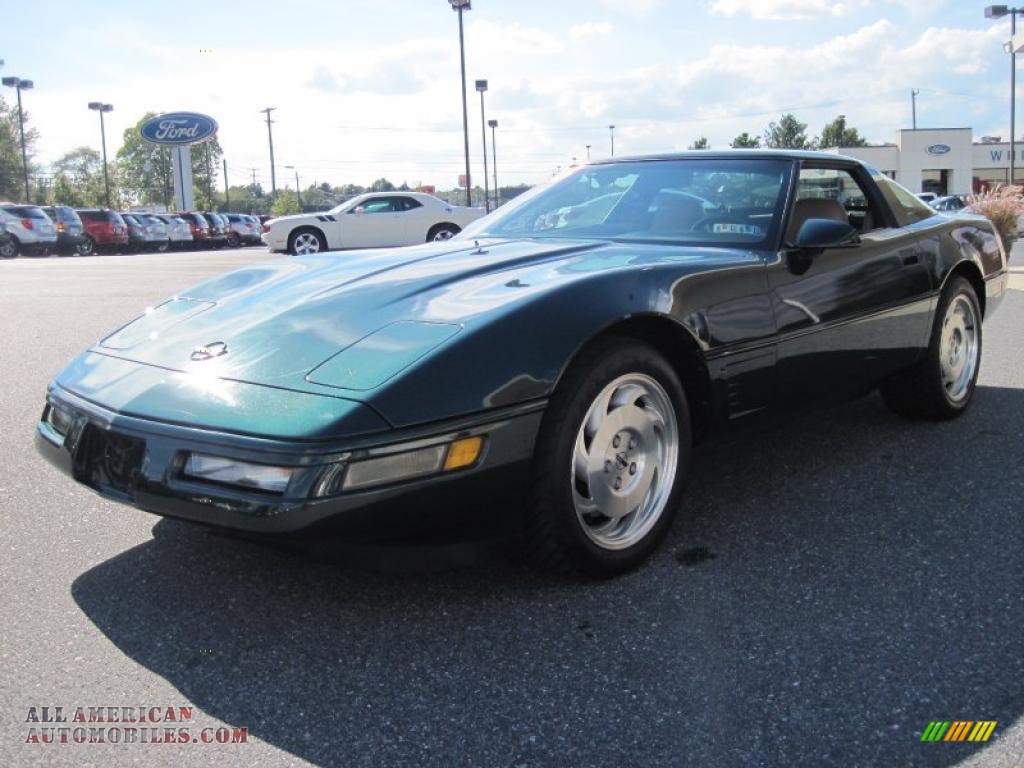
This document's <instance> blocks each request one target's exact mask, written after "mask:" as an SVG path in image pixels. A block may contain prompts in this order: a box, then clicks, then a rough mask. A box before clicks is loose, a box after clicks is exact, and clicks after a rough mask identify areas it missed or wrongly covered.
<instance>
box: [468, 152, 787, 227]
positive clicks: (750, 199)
mask: <svg viewBox="0 0 1024 768" xmlns="http://www.w3.org/2000/svg"><path fill="white" fill-rule="evenodd" d="M791 169H792V164H791V163H790V162H789V161H788V160H784V159H779V160H775V159H767V160H763V159H762V160H758V159H747V158H729V159H714V158H712V159H707V160H705V159H680V160H651V161H634V162H622V163H608V164H599V165H588V166H583V167H582V168H580V169H578V170H576V171H575V172H572V173H570V174H569V175H567V176H565V177H563V178H562V179H560V180H556V181H554V182H552V183H551V184H550V185H548V186H546V187H544V188H543V189H541V190H539V191H538V192H536V193H535V194H533V195H528V196H524V199H522V200H521V201H515V202H513V203H511V204H509V205H508V206H506V207H505V208H503V209H501V210H500V211H498V212H497V213H496V215H494V216H489V217H487V218H485V219H483V220H481V221H479V222H478V223H476V224H474V225H473V226H471V227H469V228H467V229H466V230H465V232H464V233H463V238H466V237H480V236H496V237H530V238H548V237H564V238H602V239H615V240H632V241H652V242H669V243H685V244H688V245H692V244H696V245H711V246H725V245H728V246H736V245H739V246H747V247H759V246H767V245H768V244H769V243H770V242H771V241H772V240H773V239H774V238H775V235H776V232H777V229H778V222H779V218H780V215H779V214H780V212H781V210H782V204H783V197H784V193H785V190H786V189H787V188H788V180H789V175H790V172H791Z"/></svg>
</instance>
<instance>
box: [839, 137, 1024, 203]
mask: <svg viewBox="0 0 1024 768" xmlns="http://www.w3.org/2000/svg"><path fill="white" fill-rule="evenodd" d="M1015 149H1016V155H1017V157H1016V162H1015V163H1014V172H1015V175H1016V177H1017V183H1018V184H1024V142H1020V143H1017V144H1016V146H1015ZM826 151H828V152H837V153H839V154H843V155H849V156H850V157H855V158H857V159H859V160H863V161H864V162H866V163H868V164H869V165H873V166H874V167H875V168H877V169H878V170H880V171H882V172H883V173H885V174H886V175H888V176H891V177H892V178H894V179H895V180H896V181H898V182H899V183H900V184H902V185H903V186H905V187H907V188H908V189H909V190H911V191H912V192H934V193H936V194H938V195H966V194H970V193H972V192H980V191H982V190H984V189H990V188H992V187H995V186H996V185H998V184H1006V183H1007V182H1008V181H1009V172H1010V143H1009V142H1004V141H1000V140H998V139H996V138H993V137H989V136H986V137H984V138H983V139H982V140H981V141H974V137H973V132H972V131H971V129H970V128H917V129H904V130H901V131H898V132H897V134H896V141H895V142H894V143H892V144H881V145H872V146H867V147H838V148H830V149H828V150H826Z"/></svg>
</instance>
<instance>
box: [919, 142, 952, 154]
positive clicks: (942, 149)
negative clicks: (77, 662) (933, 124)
mask: <svg viewBox="0 0 1024 768" xmlns="http://www.w3.org/2000/svg"><path fill="white" fill-rule="evenodd" d="M925 151H926V152H927V153H928V154H929V155H944V154H946V153H947V152H949V151H950V146H949V144H932V145H931V146H930V147H928V149H926V150H925Z"/></svg>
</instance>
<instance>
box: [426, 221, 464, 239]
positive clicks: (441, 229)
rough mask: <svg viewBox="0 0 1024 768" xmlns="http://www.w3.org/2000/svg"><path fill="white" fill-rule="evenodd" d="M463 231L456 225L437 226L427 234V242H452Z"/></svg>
mask: <svg viewBox="0 0 1024 768" xmlns="http://www.w3.org/2000/svg"><path fill="white" fill-rule="evenodd" d="M461 231H462V230H461V229H460V228H459V227H457V226H455V225H454V224H435V225H434V226H432V227H431V228H430V231H429V232H427V242H428V243H431V242H434V241H435V240H440V241H443V240H450V239H451V238H453V237H455V235H457V234H459V232H461Z"/></svg>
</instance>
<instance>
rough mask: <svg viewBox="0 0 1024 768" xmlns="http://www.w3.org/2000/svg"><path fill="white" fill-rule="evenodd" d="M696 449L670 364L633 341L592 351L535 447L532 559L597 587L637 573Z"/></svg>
mask: <svg viewBox="0 0 1024 768" xmlns="http://www.w3.org/2000/svg"><path fill="white" fill-rule="evenodd" d="M690 446H691V428H690V415H689V409H688V407H687V403H686V397H685V393H684V392H683V387H682V385H681V384H680V382H679V377H678V376H677V375H676V373H675V371H674V370H673V369H672V367H671V366H670V365H669V364H668V362H667V361H666V360H665V358H664V357H663V356H662V355H661V354H660V353H659V352H657V350H655V349H653V348H652V347H650V346H648V345H647V344H644V343H642V342H638V341H635V340H632V339H627V338H620V337H610V338H608V339H606V340H603V341H602V342H599V343H598V344H595V345H594V346H592V347H591V348H590V349H589V350H588V351H586V352H584V353H583V354H582V355H581V356H580V357H579V358H578V359H577V360H576V361H574V363H573V364H572V366H571V367H570V369H569V370H568V371H567V372H566V374H565V376H564V377H563V380H562V382H561V383H560V385H559V387H558V389H557V390H556V392H555V394H554V396H553V397H552V399H551V401H550V403H549V405H548V409H547V413H546V416H545V419H544V423H543V425H542V427H541V432H540V435H539V437H538V441H537V450H536V453H535V458H534V465H533V480H532V487H531V496H530V503H529V505H528V509H527V513H526V521H525V523H526V524H525V532H526V539H527V546H528V548H529V552H530V554H531V555H532V556H533V557H534V559H536V560H538V561H539V562H540V563H541V564H543V565H546V566H549V567H556V568H562V567H565V566H569V567H571V568H575V569H576V570H578V571H581V572H583V573H586V574H588V575H591V576H595V577H599V578H606V577H610V576H615V575H618V574H620V573H624V572H626V571H629V570H631V569H633V568H635V567H637V566H638V565H639V564H640V563H642V562H643V561H644V560H645V559H646V558H647V557H648V556H649V555H650V554H651V553H652V552H653V551H654V549H655V548H656V547H657V546H658V544H659V543H660V542H661V540H662V539H663V538H664V537H665V535H666V534H667V533H668V530H669V527H670V526H671V524H672V520H673V518H674V517H675V514H676V511H677V507H678V505H679V495H680V493H681V489H682V485H683V477H684V475H685V473H686V468H687V466H688V463H689V458H690Z"/></svg>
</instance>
